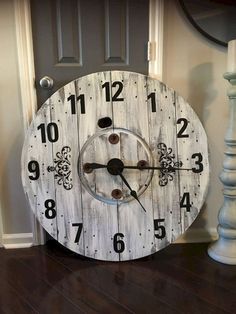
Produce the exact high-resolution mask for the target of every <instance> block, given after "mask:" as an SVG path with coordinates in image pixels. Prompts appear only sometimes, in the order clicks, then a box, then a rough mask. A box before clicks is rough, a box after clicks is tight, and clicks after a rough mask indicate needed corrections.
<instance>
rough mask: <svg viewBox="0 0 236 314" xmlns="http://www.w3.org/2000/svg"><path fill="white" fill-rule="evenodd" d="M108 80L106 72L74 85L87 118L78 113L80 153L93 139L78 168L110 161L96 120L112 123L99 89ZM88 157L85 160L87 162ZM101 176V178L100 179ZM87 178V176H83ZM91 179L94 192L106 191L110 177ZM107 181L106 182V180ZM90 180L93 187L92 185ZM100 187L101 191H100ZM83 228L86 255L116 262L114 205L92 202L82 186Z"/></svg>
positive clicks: (108, 104) (108, 106)
mask: <svg viewBox="0 0 236 314" xmlns="http://www.w3.org/2000/svg"><path fill="white" fill-rule="evenodd" d="M109 80H110V73H109V72H102V73H95V74H92V75H89V76H87V77H84V78H81V79H79V80H78V81H77V93H84V94H85V95H86V114H81V113H78V121H79V141H80V147H81V149H83V146H84V145H85V143H86V142H87V141H88V140H89V138H90V137H92V136H94V141H93V140H92V142H91V145H90V147H89V148H88V149H89V150H88V152H87V153H86V149H87V148H85V152H84V153H83V154H81V155H82V156H80V161H81V164H83V163H85V162H102V163H106V162H107V160H108V158H110V157H109V153H108V150H107V145H105V142H106V141H107V139H106V136H100V135H101V132H106V128H104V129H102V128H101V127H99V126H98V120H99V119H103V118H106V117H108V118H110V119H111V120H112V107H111V102H109V101H106V97H105V96H106V95H105V92H104V89H103V88H102V85H103V84H104V83H106V82H109ZM87 157H88V160H87ZM99 174H101V177H99ZM85 176H86V177H87V178H89V174H87V175H85ZM91 177H92V179H88V180H89V182H90V186H93V189H94V190H96V189H98V190H99V189H101V188H102V187H104V189H105V190H107V185H109V181H107V180H109V179H107V178H109V176H107V170H106V169H98V170H94V171H93V173H92V176H91ZM105 177H106V179H105ZM91 180H93V184H92V182H91ZM101 185H102V187H101ZM82 204H83V226H84V244H85V255H86V256H89V257H94V258H97V259H108V260H118V259H119V256H117V254H116V253H115V252H114V250H113V241H112V237H113V235H114V234H115V233H117V230H118V222H117V208H116V204H115V205H114V204H110V203H108V202H103V201H100V200H98V199H97V198H94V197H93V196H92V195H91V194H90V193H89V192H88V190H87V189H86V188H85V187H84V186H82Z"/></svg>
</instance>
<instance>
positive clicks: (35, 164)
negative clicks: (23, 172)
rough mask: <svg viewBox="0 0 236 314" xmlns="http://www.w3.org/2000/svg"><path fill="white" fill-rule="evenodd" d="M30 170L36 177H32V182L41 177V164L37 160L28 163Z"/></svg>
mask: <svg viewBox="0 0 236 314" xmlns="http://www.w3.org/2000/svg"><path fill="white" fill-rule="evenodd" d="M28 170H29V172H30V173H32V174H34V175H30V176H29V178H30V180H37V179H38V178H39V176H40V169H39V163H38V162H37V161H36V160H31V161H30V162H29V163H28Z"/></svg>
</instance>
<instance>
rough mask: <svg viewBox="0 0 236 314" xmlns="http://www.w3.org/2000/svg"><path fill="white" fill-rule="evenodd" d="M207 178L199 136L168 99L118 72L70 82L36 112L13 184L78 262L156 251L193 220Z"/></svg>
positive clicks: (177, 100)
mask: <svg viewBox="0 0 236 314" xmlns="http://www.w3.org/2000/svg"><path fill="white" fill-rule="evenodd" d="M208 178H209V163H208V147H207V139H206V134H205V131H204V129H203V127H202V124H201V122H200V121H199V119H198V117H197V116H196V114H195V113H194V111H193V109H192V108H191V107H190V106H189V105H188V104H187V103H186V102H185V101H184V100H183V98H182V97H180V96H179V95H177V94H176V92H175V91H174V90H172V89H170V88H168V87H167V86H166V85H165V84H163V83H161V82H159V81H158V80H155V79H152V78H150V77H147V76H144V75H141V74H138V73H132V72H125V71H107V72H99V73H93V74H90V75H87V76H84V77H81V78H79V79H77V80H75V81H72V82H70V83H69V84H67V85H65V86H64V87H63V88H61V89H60V90H58V91H57V92H56V93H55V94H53V95H52V96H51V97H50V98H49V99H48V100H47V101H46V102H45V103H44V104H43V106H42V107H41V108H40V110H39V111H38V113H37V115H36V117H35V119H34V120H33V122H32V124H31V126H30V128H29V130H28V134H27V136H26V139H25V143H24V147H23V153H22V180H23V185H24V189H25V193H26V195H27V197H28V200H29V202H30V205H31V208H32V210H33V211H34V213H35V215H36V217H37V219H38V220H39V222H40V224H41V225H42V226H43V227H44V228H45V229H46V231H47V232H48V233H49V234H50V235H51V236H52V237H53V238H55V239H56V240H57V241H58V242H60V243H61V244H62V245H64V246H66V247H67V248H69V249H71V250H73V251H75V252H77V253H79V254H81V255H84V256H87V257H92V258H95V259H99V260H109V261H124V260H131V259H136V258H140V257H144V256H147V255H150V254H152V253H155V252H156V251H158V250H160V249H162V248H164V247H165V246H167V245H168V244H170V243H171V242H173V241H175V239H177V238H178V237H179V236H180V235H181V234H182V233H183V232H184V231H185V230H186V229H187V228H188V227H189V226H190V225H191V223H192V222H193V221H194V219H195V218H196V217H197V215H198V213H199V210H200V208H201V206H202V205H203V202H204V197H205V195H206V191H207V186H208Z"/></svg>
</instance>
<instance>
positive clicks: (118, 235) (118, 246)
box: [113, 232, 125, 253]
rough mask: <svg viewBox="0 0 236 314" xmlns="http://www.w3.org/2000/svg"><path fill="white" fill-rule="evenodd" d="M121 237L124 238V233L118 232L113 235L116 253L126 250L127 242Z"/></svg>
mask: <svg viewBox="0 0 236 314" xmlns="http://www.w3.org/2000/svg"><path fill="white" fill-rule="evenodd" d="M120 238H122V239H123V238H124V235H123V233H120V232H118V233H116V234H115V235H114V237H113V247H114V251H115V252H116V253H122V252H124V250H125V243H124V241H123V240H121V239H120Z"/></svg>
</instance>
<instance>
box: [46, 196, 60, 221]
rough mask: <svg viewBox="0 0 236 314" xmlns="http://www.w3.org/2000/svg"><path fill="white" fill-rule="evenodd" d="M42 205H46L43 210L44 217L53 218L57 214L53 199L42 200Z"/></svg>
mask: <svg viewBox="0 0 236 314" xmlns="http://www.w3.org/2000/svg"><path fill="white" fill-rule="evenodd" d="M44 206H45V207H46V210H45V217H46V218H47V219H53V218H55V217H56V215H57V212H56V209H55V206H56V203H55V201H54V200H52V199H48V200H46V201H45V202H44Z"/></svg>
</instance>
